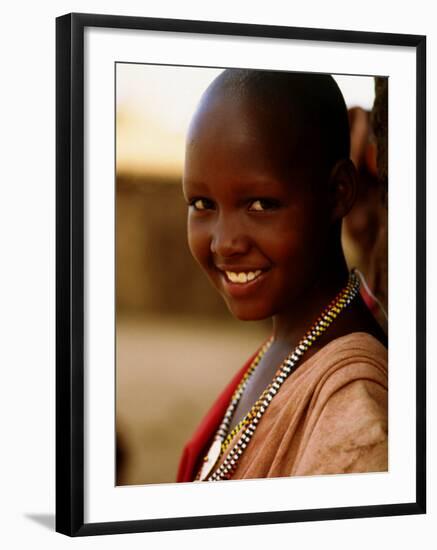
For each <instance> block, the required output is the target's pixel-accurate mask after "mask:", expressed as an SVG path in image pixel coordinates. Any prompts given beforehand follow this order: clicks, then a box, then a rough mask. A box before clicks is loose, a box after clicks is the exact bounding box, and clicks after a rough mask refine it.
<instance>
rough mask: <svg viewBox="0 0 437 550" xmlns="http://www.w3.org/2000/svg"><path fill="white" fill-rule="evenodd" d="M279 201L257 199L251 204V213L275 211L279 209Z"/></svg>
mask: <svg viewBox="0 0 437 550" xmlns="http://www.w3.org/2000/svg"><path fill="white" fill-rule="evenodd" d="M278 206H279V204H278V201H275V200H272V199H256V200H254V201H252V202H251V203H250V207H249V210H250V211H251V212H264V211H265V210H274V209H275V208H278Z"/></svg>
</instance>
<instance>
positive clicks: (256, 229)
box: [183, 98, 330, 320]
mask: <svg viewBox="0 0 437 550" xmlns="http://www.w3.org/2000/svg"><path fill="white" fill-rule="evenodd" d="M276 119H279V123H278V122H276ZM276 119H275V118H272V117H271V116H269V114H267V113H265V112H262V111H261V110H260V109H259V108H258V107H257V105H256V104H255V103H254V102H253V101H249V100H247V99H244V100H243V99H234V98H225V99H223V98H222V99H221V100H218V98H217V99H214V98H212V99H209V100H208V101H205V102H203V104H202V106H201V108H200V109H199V111H198V112H197V114H196V116H195V118H194V120H193V122H192V125H191V127H190V131H189V134H188V139H187V149H186V159H185V171H184V179H183V189H184V195H185V198H186V201H187V203H188V205H189V206H188V243H189V247H190V250H191V253H192V254H193V256H194V258H195V259H196V260H197V262H198V263H199V264H200V266H201V267H202V268H203V269H204V271H205V272H206V274H207V275H208V277H209V278H210V280H211V282H212V284H213V285H214V286H215V287H216V288H217V290H218V291H219V292H220V294H221V295H222V296H223V298H224V299H225V301H226V303H227V305H228V308H229V309H230V311H231V312H232V313H233V314H234V315H235V317H237V318H238V319H242V320H258V319H264V318H266V317H270V316H272V315H275V314H278V313H283V312H285V311H290V308H292V306H293V303H294V302H295V301H296V300H297V299H300V298H302V296H304V295H305V292H308V291H309V289H310V288H311V286H312V284H314V281H315V278H316V276H317V275H316V274H317V270H318V267H319V265H320V262H321V261H322V258H323V257H324V254H326V252H325V251H326V249H327V246H326V243H327V240H328V233H329V227H330V222H329V214H328V211H329V208H328V207H327V200H328V197H327V193H325V191H324V189H325V186H324V185H323V184H322V185H315V183H316V181H315V179H314V178H315V176H313V175H312V172H313V171H314V172H317V167H315V166H314V165H312V164H311V163H314V162H315V160H314V159H313V160H311V158H312V155H311V151H307V152H306V153H303V152H302V147H300V146H299V145H300V144H299V135H298V132H295V133H294V135H293V132H292V131H291V130H290V128H289V127H287V128H284V127H281V122H280V116H278V114H276ZM296 156H298V157H299V158H296ZM326 187H327V186H326ZM314 189H316V190H317V192H315V191H314Z"/></svg>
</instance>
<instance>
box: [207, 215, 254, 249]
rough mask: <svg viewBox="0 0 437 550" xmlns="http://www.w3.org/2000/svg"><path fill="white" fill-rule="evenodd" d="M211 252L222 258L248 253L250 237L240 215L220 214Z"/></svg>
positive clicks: (214, 231) (213, 235) (212, 239)
mask: <svg viewBox="0 0 437 550" xmlns="http://www.w3.org/2000/svg"><path fill="white" fill-rule="evenodd" d="M210 249H211V252H212V253H213V254H215V255H216V256H218V257H221V258H229V257H231V256H239V255H244V254H246V253H247V252H248V251H249V249H250V239H249V237H248V235H247V234H246V231H245V230H244V227H243V224H242V223H241V222H240V221H239V220H238V216H225V215H223V214H220V216H219V217H218V219H217V222H216V224H215V226H214V229H213V234H212V238H211V245H210Z"/></svg>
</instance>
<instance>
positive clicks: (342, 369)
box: [115, 63, 388, 484]
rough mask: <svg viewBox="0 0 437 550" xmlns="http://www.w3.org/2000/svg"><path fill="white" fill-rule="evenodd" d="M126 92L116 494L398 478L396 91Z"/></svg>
mask: <svg viewBox="0 0 437 550" xmlns="http://www.w3.org/2000/svg"><path fill="white" fill-rule="evenodd" d="M115 81H116V108H117V116H116V160H117V165H116V172H117V180H116V181H117V187H116V190H117V194H116V213H117V217H116V219H117V224H116V265H117V268H116V273H117V281H116V288H117V341H116V347H117V367H116V368H117V437H118V445H117V457H118V462H117V483H118V484H144V483H160V482H163V483H165V482H174V481H193V480H203V479H205V480H206V479H210V478H211V479H213V480H219V479H246V478H247V479H252V478H264V477H284V476H289V475H311V474H324V473H329V474H340V473H357V472H371V471H386V470H387V468H388V414H387V410H388V407H387V400H388V375H387V347H388V338H387V296H388V289H387V272H388V265H387V264H388V255H387V205H388V198H387V190H388V184H387V146H386V144H387V131H388V128H387V112H388V106H387V99H388V80H387V79H384V78H377V79H375V78H373V77H369V76H368V77H364V76H348V75H342V76H335V75H333V76H332V75H321V74H311V73H286V72H273V71H256V70H247V69H225V70H223V69H211V68H197V67H196V68H195V67H183V66H182V67H177V66H154V65H144V64H143V65H141V64H129V63H117V65H116V79H115ZM325 157H327V158H325ZM199 166H200V167H199ZM228 186H229V189H228V188H227V187H228ZM225 192H228V194H227V195H225ZM222 194H223V196H222ZM337 209H339V210H338V213H334V214H332V212H331V211H335V212H336V210H337ZM324 217H325V218H326V221H324V222H323V223H321V224H319V223H318V221H319V220H322V218H324ZM331 218H332V220H331ZM354 269H355V271H353V270H354ZM201 271H203V272H204V274H205V275H206V277H205V276H204V275H202V273H201ZM352 277H353V278H352ZM208 279H209V282H208ZM349 301H350V304H349V303H348V302H349ZM343 309H344V311H343ZM321 316H323V317H322V318H321ZM319 319H321V320H320V321H319V324H317V321H318V320H319ZM238 321H240V322H238ZM320 323H321V324H320ZM331 324H332V326H328V325H331ZM305 340H306V342H305ZM299 346H301V347H299ZM302 348H304V349H302ZM256 350H259V351H258V353H256V354H255V358H254V359H253V360H251V361H248V358H250V357H251V356H253V355H254V352H255V351H256ZM242 365H244V367H243V368H241V366H242ZM230 380H232V384H231V385H232V390H231V388H230V387H229V381H230ZM224 388H225V391H224V394H223V393H222V391H223V389H224ZM151 389H152V391H150V390H151ZM230 392H231V394H232V395H231V396H230V397H229V395H228V394H229V393H230ZM276 394H278V395H276ZM217 395H220V397H219V404H217V403H215V402H216V399H217ZM213 403H214V408H213V410H212V411H211V410H210V409H211V406H212V404H213ZM220 417H221V418H220ZM205 424H207V425H208V430H205V429H204V428H203V429H202V427H203V426H204V425H205ZM258 424H259V426H258ZM198 425H201V429H200V431H199V430H197V431H196V429H197V427H198ZM193 434H194V438H193V439H191V438H192V436H193ZM186 441H188V449H185V451H184V453H182V449H183V447H184V446H185V444H186ZM194 453H197V456H195V457H193V456H192V455H193V454H194ZM214 453H216V454H214ZM214 460H215V461H216V464H214V463H213V462H214ZM232 461H233V462H232ZM231 466H232V467H231Z"/></svg>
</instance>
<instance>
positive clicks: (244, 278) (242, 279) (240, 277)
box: [226, 269, 262, 284]
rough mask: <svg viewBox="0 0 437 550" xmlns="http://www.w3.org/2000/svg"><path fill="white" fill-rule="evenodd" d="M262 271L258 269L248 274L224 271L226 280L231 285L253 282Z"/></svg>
mask: <svg viewBox="0 0 437 550" xmlns="http://www.w3.org/2000/svg"><path fill="white" fill-rule="evenodd" d="M261 273H262V271H261V270H260V269H257V270H256V271H249V272H248V273H243V272H240V273H235V272H234V271H226V275H227V277H228V279H229V280H230V281H231V283H240V284H244V283H247V282H249V281H253V280H254V279H256V277H258V275H261Z"/></svg>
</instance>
